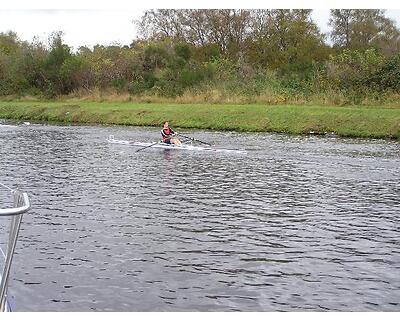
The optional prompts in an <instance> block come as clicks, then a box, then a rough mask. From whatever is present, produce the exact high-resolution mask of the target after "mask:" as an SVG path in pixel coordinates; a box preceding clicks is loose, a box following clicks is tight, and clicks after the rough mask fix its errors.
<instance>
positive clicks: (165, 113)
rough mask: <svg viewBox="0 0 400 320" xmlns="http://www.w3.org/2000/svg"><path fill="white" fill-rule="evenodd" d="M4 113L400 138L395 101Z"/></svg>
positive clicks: (21, 108) (62, 107)
mask: <svg viewBox="0 0 400 320" xmlns="http://www.w3.org/2000/svg"><path fill="white" fill-rule="evenodd" d="M0 118H4V119H15V120H30V121H49V122H63V123H86V124H119V125H134V126H157V127H160V126H161V125H162V122H163V121H165V120H169V121H170V122H171V124H172V126H173V127H176V128H197V129H211V130H233V131H243V132H244V131H247V132H278V133H289V134H308V133H310V132H313V133H316V134H324V133H335V134H337V135H339V136H342V137H363V138H394V139H400V108H390V107H388V108H387V107H370V106H368V107H367V106H348V107H339V106H334V107H327V106H308V105H258V104H254V105H220V104H218V105H210V104H196V105H193V104H191V105H190V104H139V103H129V102H128V103H112V102H101V103H99V102H68V101H64V102H37V101H35V102H23V101H22V102H21V101H18V102H9V101H7V102H2V101H0Z"/></svg>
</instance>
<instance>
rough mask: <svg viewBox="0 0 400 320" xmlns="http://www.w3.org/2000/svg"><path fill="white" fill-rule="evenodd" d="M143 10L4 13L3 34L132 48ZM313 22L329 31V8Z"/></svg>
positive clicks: (397, 15)
mask: <svg viewBox="0 0 400 320" xmlns="http://www.w3.org/2000/svg"><path fill="white" fill-rule="evenodd" d="M143 11H144V10H143V9H125V10H122V9H119V10H117V9H111V10H110V9H107V10H106V9H100V10H98V9H95V10H93V9H87V10H82V9H79V10H72V9H69V10H61V9H57V10H49V9H46V10H15V9H12V10H0V32H6V31H9V30H12V31H15V32H16V33H17V34H18V36H19V37H20V39H22V40H27V41H32V39H33V37H35V36H37V37H39V39H40V40H42V41H46V39H47V38H48V36H49V34H50V33H51V32H53V31H63V32H64V40H65V42H66V43H67V44H68V45H69V46H72V47H73V48H74V49H77V48H78V47H79V46H81V45H85V46H89V47H92V46H94V45H95V44H104V45H108V44H112V43H119V44H122V45H129V44H130V43H131V42H132V40H133V39H134V38H135V36H136V27H135V24H134V22H133V21H134V19H138V18H139V17H140V16H141V15H142V13H143ZM386 13H387V16H389V17H390V18H392V19H393V20H395V21H396V24H397V26H398V27H400V10H394V9H391V10H387V12H386ZM313 19H314V21H315V22H316V23H317V24H318V25H319V27H320V29H321V31H322V32H328V31H329V28H328V21H329V9H315V10H314V11H313Z"/></svg>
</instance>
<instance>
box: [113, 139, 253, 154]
mask: <svg viewBox="0 0 400 320" xmlns="http://www.w3.org/2000/svg"><path fill="white" fill-rule="evenodd" d="M107 142H109V143H114V144H125V145H130V146H136V147H142V148H144V147H149V148H159V149H174V150H187V151H208V152H231V153H246V151H244V150H233V149H216V148H211V147H199V146H192V145H190V144H182V145H175V144H168V143H163V142H159V143H156V142H153V143H149V142H138V141H132V140H118V139H114V136H110V137H109V138H108V139H107Z"/></svg>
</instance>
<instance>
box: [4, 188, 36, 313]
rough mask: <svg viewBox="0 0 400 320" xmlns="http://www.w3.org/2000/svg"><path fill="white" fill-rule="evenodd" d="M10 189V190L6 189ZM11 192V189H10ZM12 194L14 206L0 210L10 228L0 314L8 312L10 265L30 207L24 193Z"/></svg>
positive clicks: (16, 192)
mask: <svg viewBox="0 0 400 320" xmlns="http://www.w3.org/2000/svg"><path fill="white" fill-rule="evenodd" d="M8 189H10V188H8ZM10 190H12V189H10ZM12 193H13V194H14V206H13V207H12V208H9V209H0V218H1V217H5V216H10V217H11V221H10V228H9V237H8V243H7V249H6V252H5V253H3V254H4V258H5V262H4V267H3V271H2V273H1V274H0V275H1V277H0V278H1V282H0V312H3V311H8V310H7V309H8V304H7V288H8V279H9V276H10V270H11V263H12V259H13V256H14V251H15V246H16V244H17V239H18V233H19V228H20V225H21V220H22V216H23V214H24V213H25V212H27V211H28V210H29V209H30V207H31V205H30V202H29V198H28V195H27V194H26V193H25V192H20V191H17V190H12Z"/></svg>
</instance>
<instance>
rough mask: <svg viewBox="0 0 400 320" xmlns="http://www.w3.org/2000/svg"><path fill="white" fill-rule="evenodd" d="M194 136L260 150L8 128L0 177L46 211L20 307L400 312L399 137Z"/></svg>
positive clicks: (96, 130)
mask: <svg viewBox="0 0 400 320" xmlns="http://www.w3.org/2000/svg"><path fill="white" fill-rule="evenodd" d="M185 133H186V134H187V135H191V136H194V137H197V138H198V139H200V140H204V141H210V142H212V143H213V144H215V145H216V146H219V147H223V148H246V149H247V150H248V151H247V153H246V154H231V153H229V154H228V153H212V152H189V151H178V150H170V151H168V150H160V149H148V150H143V151H142V152H138V153H136V152H135V151H136V150H137V148H135V147H133V146H126V145H115V144H109V143H107V142H106V138H107V137H108V135H114V136H115V137H116V138H119V139H135V140H140V141H155V140H156V139H158V135H159V132H158V129H156V128H134V127H117V126H115V127H101V126H45V125H18V126H15V127H10V126H8V127H6V126H2V125H0V170H1V171H0V182H2V183H4V184H6V185H8V186H11V187H13V188H16V187H19V188H21V189H23V190H24V191H27V192H28V193H29V194H30V196H31V200H32V207H33V209H32V210H31V211H30V212H29V214H26V215H25V216H24V218H23V224H22V227H21V231H20V238H19V242H18V245H17V249H16V255H15V259H14V262H13V268H12V275H11V278H10V288H9V291H10V294H11V295H13V296H15V310H17V311H234V310H241V311H307V310H316V311H324V310H330V311H400V277H399V275H400V227H399V226H400V144H399V143H398V142H395V141H384V140H361V139H340V138H334V137H331V138H325V137H307V136H301V137H298V136H287V135H278V134H239V133H223V132H204V131H189V130H187V131H185ZM0 190H1V191H0V201H1V203H3V204H4V205H5V204H7V201H8V199H9V198H10V194H9V193H8V192H7V190H6V189H4V188H2V189H0ZM4 205H3V206H4ZM2 228H3V229H1V230H4V227H2ZM1 230H0V231H1Z"/></svg>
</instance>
